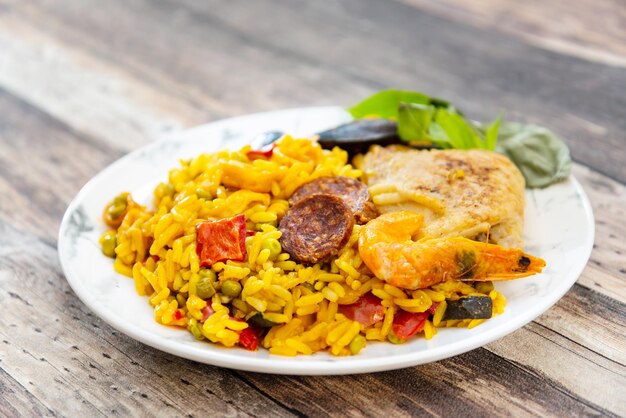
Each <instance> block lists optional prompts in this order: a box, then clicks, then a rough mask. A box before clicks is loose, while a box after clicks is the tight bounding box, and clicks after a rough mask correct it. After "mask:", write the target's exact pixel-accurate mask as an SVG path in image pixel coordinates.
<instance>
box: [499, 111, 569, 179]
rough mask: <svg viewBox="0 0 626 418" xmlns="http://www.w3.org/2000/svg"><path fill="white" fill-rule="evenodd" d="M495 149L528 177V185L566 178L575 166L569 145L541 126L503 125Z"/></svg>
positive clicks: (512, 123)
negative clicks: (573, 165)
mask: <svg viewBox="0 0 626 418" xmlns="http://www.w3.org/2000/svg"><path fill="white" fill-rule="evenodd" d="M496 150H497V151H498V152H500V153H502V154H505V155H506V156H507V157H509V158H510V159H511V161H513V163H515V165H516V166H517V168H519V169H520V171H521V172H522V174H523V175H524V178H525V179H526V187H530V188H533V187H546V186H549V185H550V184H553V183H556V182H558V181H560V180H564V179H566V178H567V176H569V173H570V171H571V168H572V159H571V157H570V154H569V149H568V148H567V145H565V143H564V142H563V141H562V140H561V139H559V138H558V137H557V136H556V135H554V133H552V132H551V131H550V130H548V129H546V128H543V127H541V126H536V125H525V124H522V123H514V122H509V123H504V124H502V126H501V129H500V136H499V141H498V146H497V147H496Z"/></svg>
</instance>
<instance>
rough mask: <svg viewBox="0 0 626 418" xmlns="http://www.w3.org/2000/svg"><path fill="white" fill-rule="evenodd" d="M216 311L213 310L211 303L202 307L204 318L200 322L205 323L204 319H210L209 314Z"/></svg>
mask: <svg viewBox="0 0 626 418" xmlns="http://www.w3.org/2000/svg"><path fill="white" fill-rule="evenodd" d="M214 313H215V311H214V310H213V308H211V306H210V305H207V306H205V307H204V308H203V309H202V319H201V320H200V322H202V323H204V321H206V320H207V319H209V316H211V315H213V314H214Z"/></svg>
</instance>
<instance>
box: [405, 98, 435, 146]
mask: <svg viewBox="0 0 626 418" xmlns="http://www.w3.org/2000/svg"><path fill="white" fill-rule="evenodd" d="M436 110H437V109H436V108H435V107H434V106H432V105H425V104H417V103H400V107H399V109H398V136H400V138H401V139H402V140H403V141H416V140H418V141H419V140H424V139H429V135H428V128H429V126H430V123H431V122H432V120H433V117H434V116H435V112H436Z"/></svg>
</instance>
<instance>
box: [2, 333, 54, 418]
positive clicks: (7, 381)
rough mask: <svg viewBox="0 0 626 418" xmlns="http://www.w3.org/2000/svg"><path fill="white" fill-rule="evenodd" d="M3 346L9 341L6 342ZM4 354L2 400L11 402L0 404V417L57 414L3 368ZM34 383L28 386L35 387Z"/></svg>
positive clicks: (49, 415) (51, 415) (50, 415)
mask: <svg viewBox="0 0 626 418" xmlns="http://www.w3.org/2000/svg"><path fill="white" fill-rule="evenodd" d="M2 343H3V344H7V343H8V341H7V340H4V341H3V342H2ZM3 360H4V359H3V358H2V353H0V399H6V400H10V402H0V415H1V416H3V417H18V416H21V417H25V416H48V417H53V416H55V415H56V414H55V413H54V412H53V411H52V410H50V409H48V408H46V407H45V406H44V405H43V404H42V403H41V402H39V400H38V399H37V398H36V397H35V396H33V394H32V393H31V392H30V391H29V390H28V389H27V388H25V387H24V386H22V385H20V384H19V383H18V382H17V381H16V380H15V379H13V378H12V377H11V376H10V375H9V374H8V373H7V372H6V371H4V370H3V369H2V367H1V365H2V361H3ZM33 385H34V383H33V382H28V386H33Z"/></svg>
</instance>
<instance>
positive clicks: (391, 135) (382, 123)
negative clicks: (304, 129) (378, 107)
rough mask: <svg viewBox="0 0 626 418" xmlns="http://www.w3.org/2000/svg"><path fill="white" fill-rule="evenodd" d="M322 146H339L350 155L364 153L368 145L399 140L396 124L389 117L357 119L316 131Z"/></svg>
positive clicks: (386, 143)
mask: <svg viewBox="0 0 626 418" xmlns="http://www.w3.org/2000/svg"><path fill="white" fill-rule="evenodd" d="M318 135H319V143H320V145H321V146H322V148H326V149H332V148H333V147H336V146H338V147H341V148H343V149H345V150H346V151H348V153H349V154H350V155H355V154H358V153H365V152H367V150H368V149H369V147H370V145H374V144H377V145H390V144H396V143H398V142H400V138H399V137H398V124H397V123H396V122H395V121H393V120H389V119H358V120H355V121H352V122H348V123H345V124H343V125H340V126H337V127H336V128H333V129H329V130H327V131H324V132H320V133H318Z"/></svg>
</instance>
